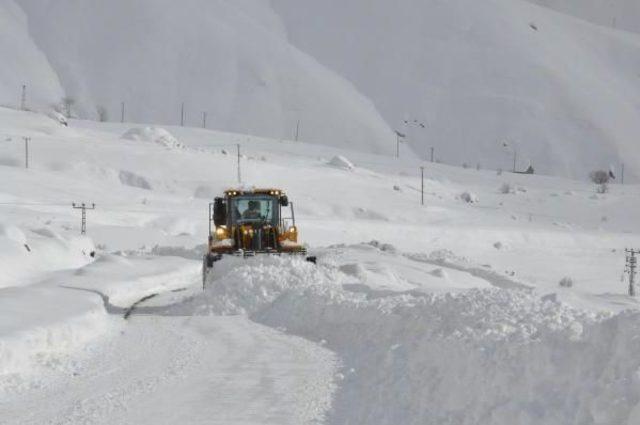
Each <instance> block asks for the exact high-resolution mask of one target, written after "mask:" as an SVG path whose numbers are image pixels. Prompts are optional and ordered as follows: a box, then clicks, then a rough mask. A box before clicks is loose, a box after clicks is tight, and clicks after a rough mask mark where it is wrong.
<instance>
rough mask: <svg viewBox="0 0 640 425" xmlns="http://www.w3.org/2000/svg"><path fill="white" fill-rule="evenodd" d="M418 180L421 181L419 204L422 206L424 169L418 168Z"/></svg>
mask: <svg viewBox="0 0 640 425" xmlns="http://www.w3.org/2000/svg"><path fill="white" fill-rule="evenodd" d="M420 178H421V179H422V183H421V185H420V204H421V205H424V167H420Z"/></svg>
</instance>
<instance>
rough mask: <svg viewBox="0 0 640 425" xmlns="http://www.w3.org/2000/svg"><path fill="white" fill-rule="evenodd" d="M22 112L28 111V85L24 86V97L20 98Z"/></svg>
mask: <svg viewBox="0 0 640 425" xmlns="http://www.w3.org/2000/svg"><path fill="white" fill-rule="evenodd" d="M20 110H22V111H26V110H27V85H26V84H23V85H22V95H21V97H20Z"/></svg>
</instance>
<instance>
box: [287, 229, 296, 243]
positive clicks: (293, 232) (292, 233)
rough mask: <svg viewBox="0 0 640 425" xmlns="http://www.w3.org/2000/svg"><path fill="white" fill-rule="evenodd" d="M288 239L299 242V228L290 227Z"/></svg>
mask: <svg viewBox="0 0 640 425" xmlns="http://www.w3.org/2000/svg"><path fill="white" fill-rule="evenodd" d="M287 239H289V240H290V241H291V242H298V228H297V227H296V226H291V227H289V230H287Z"/></svg>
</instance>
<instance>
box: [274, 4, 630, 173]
mask: <svg viewBox="0 0 640 425" xmlns="http://www.w3.org/2000/svg"><path fill="white" fill-rule="evenodd" d="M273 3H274V7H275V8H276V10H277V11H278V13H279V14H280V15H281V16H282V17H283V20H284V21H285V23H286V26H287V30H288V32H289V34H290V37H291V40H292V42H293V43H294V44H295V45H297V46H298V47H300V48H301V49H302V50H304V51H306V52H309V53H310V54H312V55H314V56H315V57H316V58H317V59H318V60H319V61H320V62H322V63H323V64H325V65H327V66H329V67H331V68H333V69H334V70H336V71H337V72H339V73H341V74H342V75H344V76H346V77H347V78H349V79H350V80H351V81H353V82H354V84H355V85H356V86H357V87H358V89H360V91H362V92H363V93H364V94H365V95H367V96H368V97H370V98H371V99H372V100H373V101H374V102H375V104H376V106H377V107H378V109H379V110H380V112H381V113H382V115H383V116H384V117H385V118H386V119H387V121H388V122H389V123H390V124H391V125H393V126H400V125H401V122H402V120H403V118H405V117H406V118H409V119H410V120H411V121H412V120H413V119H417V120H419V121H426V122H427V123H428V128H427V129H426V130H422V129H421V128H420V127H416V126H412V127H410V128H409V129H408V132H409V136H410V139H412V141H413V143H414V147H415V149H416V151H417V152H418V153H419V154H420V155H423V156H427V155H428V149H429V148H430V147H431V146H434V147H435V149H436V157H438V158H440V159H441V160H442V161H444V162H447V163H451V164H457V165H460V164H462V163H464V162H466V163H469V164H471V165H472V166H475V165H476V163H481V164H482V165H483V166H491V167H498V166H501V167H503V168H507V167H508V168H511V161H512V156H513V154H512V150H513V145H516V149H517V150H518V151H519V155H518V156H519V158H520V162H519V164H518V165H519V167H520V168H525V167H526V166H527V165H528V162H529V161H532V163H533V165H534V167H535V168H536V170H537V171H539V172H542V173H554V174H562V175H568V176H573V177H578V178H585V176H586V174H587V173H588V172H589V171H590V170H592V169H594V168H596V167H605V168H606V167H607V166H608V165H609V164H616V165H619V163H620V162H622V161H625V162H626V163H627V171H628V173H629V171H630V170H631V169H633V170H634V172H635V173H636V174H638V171H639V170H640V156H639V155H638V153H637V152H636V149H635V143H636V139H637V135H638V134H640V120H638V99H639V98H640V97H639V96H640V81H639V79H638V69H639V67H640V37H639V36H637V35H635V34H632V33H621V32H618V31H613V30H608V29H606V28H603V27H599V26H595V25H592V24H590V23H587V22H585V21H582V20H577V19H575V18H573V17H570V16H567V15H562V14H559V13H556V12H554V11H552V10H550V9H547V8H542V7H539V6H535V5H533V4H530V3H527V2H524V1H520V0H487V1H477V0H450V1H441V0H399V1H395V2H388V1H385V0H353V1H349V2H343V1H341V0H325V1H321V2H319V1H300V0H274V1H273ZM574 3H576V4H577V2H574ZM581 4H582V2H581ZM504 141H509V145H510V147H508V148H507V149H503V146H504V143H503V142H504Z"/></svg>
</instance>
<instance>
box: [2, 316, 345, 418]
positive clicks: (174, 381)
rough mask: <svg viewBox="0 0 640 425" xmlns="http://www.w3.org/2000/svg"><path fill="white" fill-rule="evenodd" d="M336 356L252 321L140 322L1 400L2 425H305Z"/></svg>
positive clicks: (323, 394) (326, 392)
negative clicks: (63, 370) (37, 384)
mask: <svg viewBox="0 0 640 425" xmlns="http://www.w3.org/2000/svg"><path fill="white" fill-rule="evenodd" d="M334 368H335V359H334V357H333V354H332V353H331V352H329V351H328V350H325V349H323V348H321V347H319V346H317V345H315V344H313V343H310V342H308V341H305V340H303V339H301V338H297V337H292V336H288V335H285V334H282V333H280V332H277V331H275V330H272V329H269V328H267V327H264V326H261V325H258V324H255V323H252V322H250V321H249V320H248V319H246V318H245V317H215V316H193V317H191V316H162V315H139V316H136V315H134V316H132V318H131V320H130V321H129V322H128V324H127V325H126V327H125V328H124V330H123V331H122V332H121V334H119V335H118V336H117V337H115V338H113V339H110V340H109V341H107V342H105V343H104V344H103V345H102V347H101V348H100V349H99V350H97V352H96V355H95V356H92V357H91V358H89V359H87V360H85V361H82V362H80V363H79V364H78V365H76V366H75V368H73V370H71V371H70V372H69V373H68V375H67V376H65V377H57V378H56V379H54V380H52V381H50V382H48V383H45V384H44V385H43V386H42V387H41V388H39V389H35V390H34V389H31V390H28V391H25V392H21V393H17V394H13V395H9V396H8V397H5V399H4V400H3V401H2V402H0V410H1V411H2V412H3V413H2V416H0V423H1V424H3V425H4V424H21V425H23V424H136V423H138V424H142V423H153V424H204V423H206V424H303V423H310V422H314V423H315V421H316V420H321V419H322V418H323V415H324V412H325V411H326V409H328V407H329V405H330V400H331V394H332V392H333V383H332V382H333V374H334Z"/></svg>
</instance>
